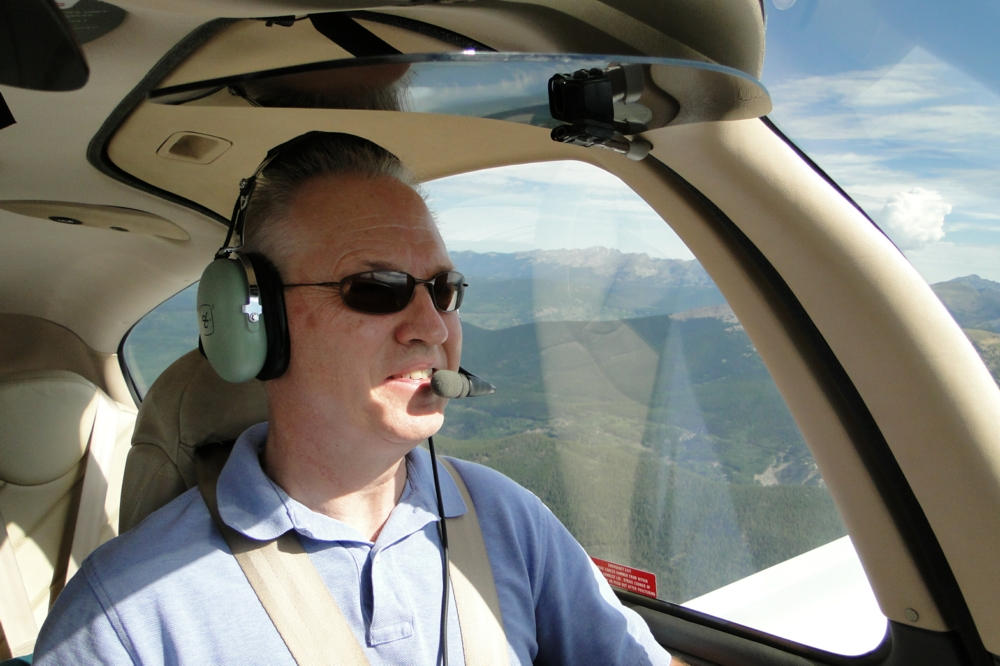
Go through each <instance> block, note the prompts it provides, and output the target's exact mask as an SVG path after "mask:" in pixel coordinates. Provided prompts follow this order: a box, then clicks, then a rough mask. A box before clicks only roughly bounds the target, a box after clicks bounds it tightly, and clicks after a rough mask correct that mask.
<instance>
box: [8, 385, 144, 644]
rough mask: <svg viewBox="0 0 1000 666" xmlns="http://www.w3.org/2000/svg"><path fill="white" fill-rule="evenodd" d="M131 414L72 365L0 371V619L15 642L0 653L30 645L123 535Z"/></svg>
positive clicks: (133, 415) (125, 406)
mask: <svg viewBox="0 0 1000 666" xmlns="http://www.w3.org/2000/svg"><path fill="white" fill-rule="evenodd" d="M134 421H135V410H134V408H132V407H131V406H128V405H122V404H119V403H116V402H114V401H113V400H111V398H109V397H108V396H107V395H106V394H105V393H104V392H103V391H101V390H100V389H99V388H98V387H96V386H95V385H94V384H92V383H91V382H89V381H88V380H86V379H84V378H83V377H81V376H80V375H77V374H75V373H73V372H69V371H66V370H30V371H22V372H16V373H11V374H7V375H4V376H2V377H0V422H2V424H3V437H2V439H0V514H2V517H3V528H4V529H3V530H2V531H0V567H2V571H0V574H2V580H3V583H2V584H3V593H2V594H0V622H2V624H3V629H4V634H5V635H6V636H7V639H8V640H9V642H10V646H9V648H8V647H7V646H6V645H0V654H2V653H3V651H5V650H8V649H9V650H10V651H11V652H13V653H14V654H18V653H21V654H23V653H26V652H30V650H31V648H32V646H33V644H34V639H35V634H36V633H37V628H38V627H39V626H41V623H42V621H43V620H44V619H45V615H46V614H47V613H48V610H49V606H50V604H51V602H52V601H53V600H54V599H55V596H56V595H57V594H58V593H59V591H60V590H61V589H62V584H63V583H64V581H65V580H66V579H67V578H69V577H70V576H71V575H72V574H73V573H74V572H75V571H76V569H77V567H78V566H79V564H80V562H81V561H82V560H83V558H84V557H85V556H86V555H87V554H89V553H90V551H91V550H93V549H94V548H96V547H97V546H98V545H100V544H101V543H102V542H104V541H106V540H107V539H109V538H111V537H112V536H114V535H115V534H116V533H117V527H118V503H119V494H120V489H121V486H120V479H121V474H122V469H123V466H124V460H125V454H126V452H127V451H128V442H129V436H130V434H131V432H132V426H133V424H134ZM78 512H79V514H80V517H79V518H78V517H77V513H78Z"/></svg>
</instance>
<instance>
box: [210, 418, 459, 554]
mask: <svg viewBox="0 0 1000 666" xmlns="http://www.w3.org/2000/svg"><path fill="white" fill-rule="evenodd" d="M267 430H268V426H267V423H258V424H257V425H255V426H251V427H250V428H248V429H247V430H246V431H244V432H243V434H242V435H240V437H239V439H237V440H236V444H235V445H234V446H233V451H232V453H231V454H230V455H229V459H228V460H227V461H226V464H225V466H224V467H223V469H222V472H221V474H220V475H219V481H218V486H217V497H218V502H219V515H220V516H221V517H222V520H223V522H225V523H226V524H227V525H229V526H230V527H232V528H233V529H235V530H237V531H238V532H242V533H243V534H245V535H246V536H248V537H250V538H251V539H256V540H258V541H270V540H272V539H276V538H278V537H279V536H281V535H282V534H284V533H285V532H287V531H288V530H292V529H294V530H296V531H297V532H299V533H300V534H301V535H302V536H305V537H308V538H311V539H315V540H319V541H329V542H333V541H345V542H362V543H370V542H369V541H368V540H367V539H366V538H364V537H362V536H361V535H360V534H359V533H358V532H357V531H356V530H355V529H353V528H352V527H350V526H348V525H346V524H345V523H342V522H341V521H339V520H336V519H334V518H330V517H329V516H326V515H323V514H320V513H316V512H315V511H312V510H311V509H309V508H308V507H306V506H305V505H303V504H302V503H300V502H298V501H296V500H295V499H293V498H291V497H289V496H288V494H287V493H286V492H285V491H284V490H283V489H282V488H281V487H280V486H278V484H277V483H275V482H274V481H272V480H271V479H270V477H268V476H267V474H265V473H264V470H263V468H262V467H261V462H260V460H261V454H262V453H263V451H264V443H265V442H266V441H267ZM438 478H439V480H440V483H441V498H442V502H443V504H444V513H445V516H446V517H448V518H453V517H455V516H460V515H462V514H464V513H465V511H466V507H465V502H464V501H463V500H462V496H461V494H460V493H459V490H458V487H457V486H456V485H455V481H454V480H453V479H452V478H451V476H450V475H449V474H448V471H447V470H446V469H445V468H444V466H443V465H441V463H440V462H439V463H438ZM437 518H438V512H437V500H436V498H435V494H434V477H433V470H432V468H431V458H430V454H429V453H428V452H427V451H426V450H425V449H423V448H415V449H413V450H412V451H410V452H409V453H408V454H407V455H406V487H405V488H404V489H403V494H402V496H401V497H400V499H399V503H398V504H397V505H396V507H395V508H394V509H393V510H392V513H390V514H389V518H388V519H387V520H386V523H385V526H384V527H383V528H382V531H381V532H380V534H379V537H378V542H377V543H378V544H382V545H389V544H391V543H394V542H396V541H399V540H400V539H403V538H405V537H406V536H408V535H410V534H412V533H414V532H416V531H418V530H420V529H422V528H423V527H424V526H425V525H427V524H428V523H431V522H434V521H436V520H437Z"/></svg>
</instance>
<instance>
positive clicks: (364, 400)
mask: <svg viewBox="0 0 1000 666" xmlns="http://www.w3.org/2000/svg"><path fill="white" fill-rule="evenodd" d="M285 228H286V230H287V233H290V234H292V239H293V243H292V244H291V247H292V248H294V249H293V250H292V251H291V252H290V254H289V256H287V257H284V258H282V260H281V262H280V264H281V265H280V269H281V272H282V276H283V279H284V281H285V283H286V284H292V283H299V282H329V281H340V280H342V279H343V278H345V277H347V276H349V275H353V274H355V273H360V272H363V271H369V270H378V269H387V270H396V271H403V272H406V273H409V274H410V275H412V276H414V277H416V278H422V279H427V278H430V277H431V276H433V275H436V274H438V273H440V272H442V271H446V270H450V269H452V268H454V267H453V266H452V264H451V261H450V259H449V258H448V253H447V251H446V250H445V247H444V242H443V241H442V240H441V237H440V235H439V234H438V231H437V227H436V226H435V224H434V222H433V219H432V218H431V214H430V212H429V211H428V210H427V207H426V205H425V204H424V202H423V199H422V198H421V197H420V196H419V195H418V194H417V193H416V192H415V191H414V190H413V189H412V188H410V187H408V186H406V185H404V184H402V183H401V182H399V181H397V180H395V179H393V178H389V177H381V178H374V179H370V178H360V177H355V176H335V177H334V176H324V177H320V178H316V179H313V180H311V181H309V182H307V183H306V184H305V185H304V186H302V187H301V188H300V190H299V191H298V193H297V194H296V196H295V198H294V199H293V202H292V205H291V207H290V211H289V219H288V223H287V225H286V227H285ZM285 301H286V310H287V314H288V328H289V337H290V341H291V357H290V364H289V368H288V371H287V372H286V373H285V375H283V376H282V377H280V378H278V379H276V380H274V381H273V382H271V383H270V384H271V385H272V386H271V387H269V393H270V394H271V395H272V412H273V411H274V409H275V406H276V405H277V406H278V407H277V408H278V409H281V405H285V406H288V405H294V407H295V411H294V413H295V414H296V418H306V419H309V421H310V422H312V423H315V425H316V427H317V428H324V429H325V430H324V431H323V432H330V435H331V436H334V437H342V438H361V439H365V440H383V441H388V442H391V443H407V444H412V443H415V442H419V441H420V440H422V439H425V438H426V437H428V436H430V435H432V434H434V433H435V432H437V430H438V429H439V428H440V427H441V424H442V423H443V421H444V405H445V400H444V399H442V398H440V397H438V396H437V395H435V394H434V393H433V392H432V391H431V388H430V380H429V374H430V371H432V370H433V369H438V368H447V369H451V370H457V369H458V364H459V358H460V356H461V351H462V328H461V323H460V322H459V318H458V313H457V312H439V311H438V310H437V309H436V308H435V306H434V303H433V302H432V300H431V295H430V292H429V291H428V289H427V288H426V287H425V286H422V285H417V287H416V288H415V290H414V294H413V298H412V300H411V301H410V303H409V305H407V306H406V307H405V308H404V309H403V310H402V311H400V312H396V313H391V314H367V313H363V312H357V311H355V310H352V309H350V308H348V307H347V306H346V305H345V304H344V302H343V300H342V299H341V297H340V294H339V293H338V291H337V290H336V289H330V288H324V287H308V286H307V287H299V288H295V289H289V290H286V291H285ZM275 397H277V398H278V400H274V398H275ZM272 417H278V422H279V423H280V414H274V413H272ZM300 425H301V424H300ZM346 441H350V440H349V439H348V440H346Z"/></svg>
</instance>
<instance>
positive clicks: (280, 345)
mask: <svg viewBox="0 0 1000 666" xmlns="http://www.w3.org/2000/svg"><path fill="white" fill-rule="evenodd" d="M243 256H244V257H245V258H246V259H248V260H249V261H250V263H251V265H252V266H253V269H254V273H255V274H256V276H257V285H258V287H259V288H260V302H261V305H262V306H263V310H264V312H263V321H264V326H265V327H266V328H267V354H266V356H265V358H264V363H263V365H262V366H261V369H260V371H259V372H258V373H257V379H274V378H276V377H280V376H281V375H282V374H284V372H285V370H287V369H288V359H289V352H290V347H289V341H288V320H287V318H286V316H285V288H284V284H283V283H282V281H281V275H280V274H279V273H278V269H277V268H275V267H274V264H272V263H271V262H270V260H268V258H267V257H265V256H264V255H262V254H245V255H243Z"/></svg>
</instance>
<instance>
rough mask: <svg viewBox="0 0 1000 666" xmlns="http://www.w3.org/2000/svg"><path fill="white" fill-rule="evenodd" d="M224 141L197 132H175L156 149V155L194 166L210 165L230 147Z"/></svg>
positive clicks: (230, 144) (228, 142) (229, 143)
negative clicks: (191, 163)
mask: <svg viewBox="0 0 1000 666" xmlns="http://www.w3.org/2000/svg"><path fill="white" fill-rule="evenodd" d="M232 145H233V144H232V142H231V141H227V140H226V139H222V138H219V137H217V136H212V135H211V134H201V133H199V132H175V133H174V134H171V135H170V136H169V137H168V138H167V140H166V141H164V142H163V143H162V144H161V145H160V147H159V148H158V149H157V151H156V154H157V155H159V156H160V157H166V158H169V159H174V160H181V161H184V162H193V163H194V164H211V163H212V162H214V161H215V160H216V159H217V158H218V157H219V156H220V155H222V154H223V153H224V152H226V151H227V150H229V149H230V148H231V147H232Z"/></svg>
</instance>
